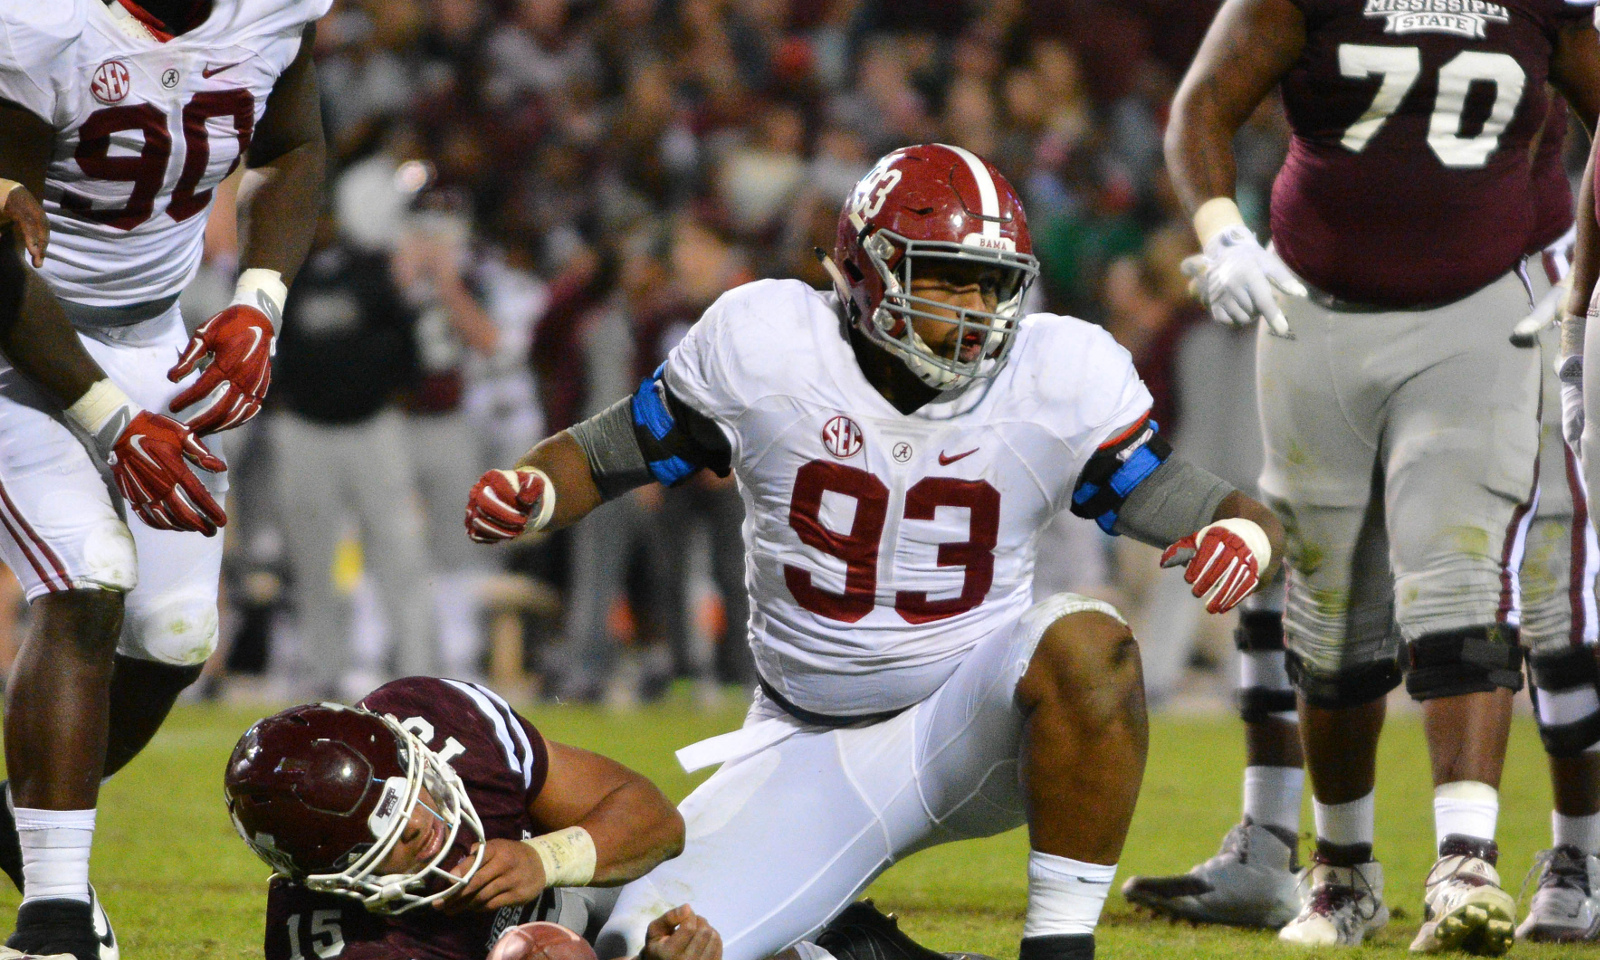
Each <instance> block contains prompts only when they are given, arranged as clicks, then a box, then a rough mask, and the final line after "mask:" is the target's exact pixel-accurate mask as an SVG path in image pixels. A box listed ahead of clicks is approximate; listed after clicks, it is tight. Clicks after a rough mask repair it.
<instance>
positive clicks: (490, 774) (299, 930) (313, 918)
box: [266, 677, 584, 960]
mask: <svg viewBox="0 0 1600 960" xmlns="http://www.w3.org/2000/svg"><path fill="white" fill-rule="evenodd" d="M360 706H363V707H365V708H367V709H368V710H371V711H373V712H374V713H386V714H390V715H392V716H393V717H394V718H395V719H396V720H398V721H399V722H400V725H401V726H403V727H405V728H406V729H408V730H410V731H411V732H412V733H415V734H416V735H417V736H418V737H420V738H421V739H422V741H423V742H424V743H426V744H427V745H428V747H429V748H430V749H432V750H433V752H434V753H436V754H438V755H439V757H440V758H441V759H443V760H444V761H445V762H447V763H449V764H450V766H451V767H452V768H453V769H454V770H455V772H456V773H457V775H459V776H460V777H461V781H462V783H463V784H465V785H466V788H467V795H468V797H470V798H471V800H472V805H473V807H474V808H476V809H477V811H478V817H479V818H480V819H481V820H482V821H483V832H484V836H485V837H486V838H488V839H491V840H496V839H499V840H523V839H526V838H529V837H534V836H538V835H539V834H541V833H545V832H547V831H546V830H545V828H544V827H543V826H541V825H540V824H538V823H536V822H534V819H533V817H532V816H530V815H529V813H528V805H529V803H530V802H531V801H532V800H533V798H534V797H536V796H538V794H539V791H540V790H541V789H542V788H543V787H544V778H545V771H546V768H547V765H548V762H549V758H548V755H547V754H546V751H545V743H544V738H543V737H541V736H540V735H539V731H538V730H536V729H534V727H533V724H531V723H529V722H528V721H526V720H524V719H523V718H522V717H521V716H519V715H518V714H517V712H516V711H514V710H512V709H511V707H510V706H509V705H508V704H507V703H506V702H505V701H504V700H502V699H501V698H500V697H499V695H497V694H495V693H494V692H493V691H491V690H489V689H487V688H485V687H481V686H478V685H477V684H474V683H462V682H460V681H456V680H435V679H432V678H428V677H408V678H406V679H404V680H396V681H394V682H393V683H388V684H385V685H383V686H381V687H379V688H378V689H377V690H374V691H373V692H372V693H370V694H368V695H367V697H366V699H364V700H362V701H361V704H360ZM465 852H466V851H465V849H463V850H462V853H463V854H465ZM564 893H565V891H560V890H555V889H552V890H547V891H545V895H544V896H543V897H541V898H540V899H539V901H538V902H536V903H531V904H524V905H521V906H516V907H507V908H505V909H503V910H500V911H498V912H496V913H467V914H460V915H458V916H454V917H448V916H445V915H444V914H443V913H440V912H439V911H437V910H433V909H431V908H429V907H421V908H419V909H417V910H413V911H412V912H410V913H407V914H404V915H402V916H399V917H392V918H389V917H380V916H376V915H374V914H370V913H368V912H367V910H366V908H365V907H363V906H362V905H361V904H360V903H358V902H357V901H355V900H353V899H350V898H349V897H341V896H337V895H335V894H328V893H313V892H312V891H310V890H308V889H306V888H305V887H303V886H301V885H300V884H298V883H293V882H291V881H289V880H285V879H283V878H281V877H280V878H275V879H274V880H273V881H272V885H271V887H270V888H269V890H268V892H267V930H266V960H332V958H333V957H339V958H341V960H484V957H486V956H488V953H489V947H490V946H491V945H493V943H494V940H495V939H496V938H498V937H499V935H500V934H501V933H502V932H504V931H505V930H506V929H507V928H509V927H511V926H514V925H516V924H519V923H529V922H531V921H534V920H551V921H557V920H561V919H563V918H562V916H561V914H562V913H563V911H565V913H566V914H567V915H568V917H570V916H571V913H572V907H573V905H572V904H571V903H570V902H568V901H569V900H570V898H569V897H565V896H564V895H563V894H564ZM567 922H568V923H569V924H570V923H571V921H570V919H568V920H567ZM574 929H576V932H578V933H580V934H582V933H583V932H584V930H583V924H582V923H580V924H579V925H578V926H577V927H575V928H574Z"/></svg>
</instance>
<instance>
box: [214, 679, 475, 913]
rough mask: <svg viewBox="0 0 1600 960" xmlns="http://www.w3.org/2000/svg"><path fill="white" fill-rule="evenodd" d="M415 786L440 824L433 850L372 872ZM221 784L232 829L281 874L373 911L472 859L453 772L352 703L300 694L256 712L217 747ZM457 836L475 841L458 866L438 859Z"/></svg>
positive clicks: (442, 881) (431, 892)
mask: <svg viewBox="0 0 1600 960" xmlns="http://www.w3.org/2000/svg"><path fill="white" fill-rule="evenodd" d="M424 790H426V791H427V794H426V795H427V797H429V798H431V799H432V801H433V805H431V806H425V807H424V809H427V810H429V811H430V812H431V813H432V814H433V815H434V816H435V817H436V818H438V820H439V822H440V823H441V825H442V831H443V836H442V838H441V839H440V840H438V841H436V842H437V843H438V850H437V852H435V853H433V854H432V855H431V857H430V859H429V860H428V861H427V862H426V863H425V864H423V865H422V866H419V867H417V868H416V869H414V870H412V871H410V872H408V873H396V874H380V873H378V867H379V865H380V864H382V863H383V861H384V859H385V858H387V857H388V856H389V852H390V851H391V850H393V849H394V846H395V844H396V843H397V842H399V840H400V836H401V834H402V833H404V832H405V828H406V824H407V823H408V822H409V821H410V819H411V816H412V814H413V813H414V812H415V811H416V809H417V805H418V804H419V803H426V801H425V800H424V793H423V791H424ZM223 792H224V794H225V795H226V797H227V801H228V813H229V814H230V815H231V816H232V817H233V825H234V828H235V829H237V830H238V831H239V836H241V837H243V838H244V842H245V843H248V844H249V845H250V849H252V850H254V851H255V852H256V855H257V856H259V857H260V858H261V859H262V860H265V861H266V862H267V865H268V866H270V867H272V869H273V870H274V871H276V872H277V873H278V874H279V875H280V876H284V877H288V878H289V879H291V880H294V881H297V882H299V883H303V884H305V886H306V887H308V888H309V889H312V890H315V891H318V892H321V893H337V894H341V895H344V896H348V897H354V898H355V899H357V900H360V901H361V902H362V904H363V905H364V906H366V908H367V909H368V910H370V911H372V912H373V913H380V914H401V913H405V912H406V911H408V910H414V909H416V908H417V907H420V906H422V905H424V904H428V903H433V902H434V901H436V900H440V899H442V898H444V897H447V896H449V895H450V894H451V893H454V892H455V891H456V890H458V889H460V888H461V887H462V886H464V885H465V884H466V882H467V880H468V879H469V878H471V876H472V875H473V873H475V872H476V871H477V869H478V867H479V865H480V864H481V863H482V862H483V847H482V843H483V840H484V835H483V823H482V822H481V821H480V820H479V819H478V813H477V811H476V810H474V809H473V807H472V801H471V799H469V798H468V797H467V791H466V788H465V787H464V786H463V785H462V783H461V778H460V777H458V776H457V775H456V772H455V771H454V770H452V769H451V768H450V765H449V764H447V763H445V762H443V761H442V760H440V759H439V757H438V755H437V754H435V753H434V752H433V751H432V750H430V749H428V747H427V745H426V744H424V743H423V742H422V741H421V740H420V739H419V738H418V737H417V736H416V734H413V733H412V732H411V731H409V730H407V729H405V728H404V727H402V726H401V725H400V724H399V723H397V722H396V721H395V719H394V718H393V717H388V716H379V715H378V714H376V713H372V712H370V711H368V710H363V709H360V708H359V707H346V706H342V705H340V704H336V703H322V704H307V705H305V706H300V707H293V708H291V709H289V710H285V711H283V712H282V713H279V714H276V715H274V716H271V717H268V718H266V719H265V720H261V721H258V722H257V723H256V724H255V725H254V726H252V727H251V728H250V729H249V730H248V731H246V732H245V735H244V736H243V737H242V738H240V740H239V743H238V745H237V746H235V747H234V749H233V756H231V757H229V758H228V769H227V773H226V774H225V776H224V781H223ZM463 829H465V830H466V831H467V832H468V833H469V834H470V835H469V836H465V837H461V834H462V832H463ZM472 835H475V836H472ZM458 837H461V839H462V842H463V844H466V845H470V844H472V843H477V844H478V845H479V846H478V850H477V854H476V857H475V858H474V859H473V861H472V864H471V869H469V870H467V872H466V875H465V876H462V877H456V876H452V875H451V874H450V873H449V872H448V871H447V870H446V868H445V865H444V861H445V859H446V858H447V857H449V856H450V855H451V853H452V851H453V850H454V851H456V853H457V855H458V856H459V855H460V853H461V850H462V847H461V846H460V845H458V844H457V839H458Z"/></svg>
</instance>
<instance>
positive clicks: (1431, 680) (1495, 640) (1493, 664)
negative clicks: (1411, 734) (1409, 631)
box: [1406, 624, 1522, 701]
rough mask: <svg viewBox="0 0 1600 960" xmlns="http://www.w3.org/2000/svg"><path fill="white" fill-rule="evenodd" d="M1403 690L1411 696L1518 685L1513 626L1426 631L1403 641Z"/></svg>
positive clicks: (1429, 696)
mask: <svg viewBox="0 0 1600 960" xmlns="http://www.w3.org/2000/svg"><path fill="white" fill-rule="evenodd" d="M1406 660H1407V670H1406V692H1407V693H1409V694H1411V698H1412V699H1413V700H1418V701H1422V700H1433V699H1437V698H1439V697H1456V696H1460V695H1462V694H1465V693H1487V692H1489V691H1491V690H1500V689H1505V690H1511V691H1513V692H1515V691H1517V690H1521V689H1522V648H1521V647H1520V646H1518V645H1517V630H1516V628H1515V627H1508V626H1505V625H1503V624H1495V625H1493V626H1486V627H1466V628H1463V629H1461V630H1450V631H1447V632H1444V633H1430V634H1427V635H1425V636H1421V637H1418V638H1417V639H1415V640H1411V641H1409V642H1407V643H1406Z"/></svg>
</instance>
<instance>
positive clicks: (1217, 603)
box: [1161, 517, 1272, 613]
mask: <svg viewBox="0 0 1600 960" xmlns="http://www.w3.org/2000/svg"><path fill="white" fill-rule="evenodd" d="M1271 561H1272V544H1271V543H1270V542H1269V541H1268V540H1267V533H1266V531H1265V530H1262V529H1261V528H1260V527H1259V526H1257V525H1256V524H1255V523H1253V522H1252V521H1249V520H1245V519H1243V518H1242V517H1230V518H1229V519H1227V520H1218V521H1217V522H1216V523H1211V524H1207V525H1206V526H1204V527H1201V528H1200V529H1199V530H1197V531H1195V532H1194V533H1192V534H1190V535H1189V536H1187V537H1184V538H1183V539H1182V540H1179V541H1178V542H1177V543H1174V544H1173V545H1172V546H1170V547H1168V548H1167V549H1166V552H1165V553H1163V554H1161V565H1162V566H1163V567H1179V566H1181V567H1185V568H1187V569H1185V570H1184V574H1183V579H1184V580H1186V581H1188V582H1189V584H1191V589H1192V590H1193V592H1194V595H1195V596H1197V597H1199V598H1201V599H1202V600H1204V601H1205V603H1206V612H1207V613H1226V612H1227V611H1229V610H1232V609H1233V607H1234V605H1235V604H1237V603H1238V602H1239V601H1240V600H1243V599H1244V598H1245V597H1247V596H1249V595H1250V592H1251V591H1252V590H1254V589H1255V588H1256V586H1257V585H1258V584H1259V583H1260V582H1261V571H1262V570H1264V569H1266V567H1267V565H1268V564H1269V563H1270V562H1271Z"/></svg>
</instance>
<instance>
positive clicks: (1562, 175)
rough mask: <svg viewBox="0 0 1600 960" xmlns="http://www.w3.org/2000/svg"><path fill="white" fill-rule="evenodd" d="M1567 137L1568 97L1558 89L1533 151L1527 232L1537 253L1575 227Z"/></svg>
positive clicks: (1534, 251) (1552, 97) (1529, 240)
mask: <svg viewBox="0 0 1600 960" xmlns="http://www.w3.org/2000/svg"><path fill="white" fill-rule="evenodd" d="M1566 141H1567V101H1566V98H1564V97H1562V96H1561V94H1559V93H1557V94H1554V95H1553V96H1551V97H1550V111H1549V113H1548V114H1547V115H1546V117H1545V121H1544V132H1542V133H1541V134H1539V147H1538V149H1537V150H1535V151H1534V154H1533V170H1532V173H1531V176H1532V177H1533V231H1532V232H1531V233H1529V234H1528V246H1527V249H1526V251H1525V252H1527V253H1538V252H1539V251H1541V250H1543V249H1544V248H1545V247H1548V246H1550V244H1552V243H1555V242H1556V241H1557V240H1560V239H1561V237H1562V235H1563V234H1565V233H1566V232H1567V231H1568V230H1570V229H1572V211H1573V203H1572V185H1571V184H1570V183H1568V182H1567V168H1566V164H1565V163H1563V162H1562V154H1563V153H1564V152H1565V149H1564V148H1565V147H1566Z"/></svg>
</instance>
